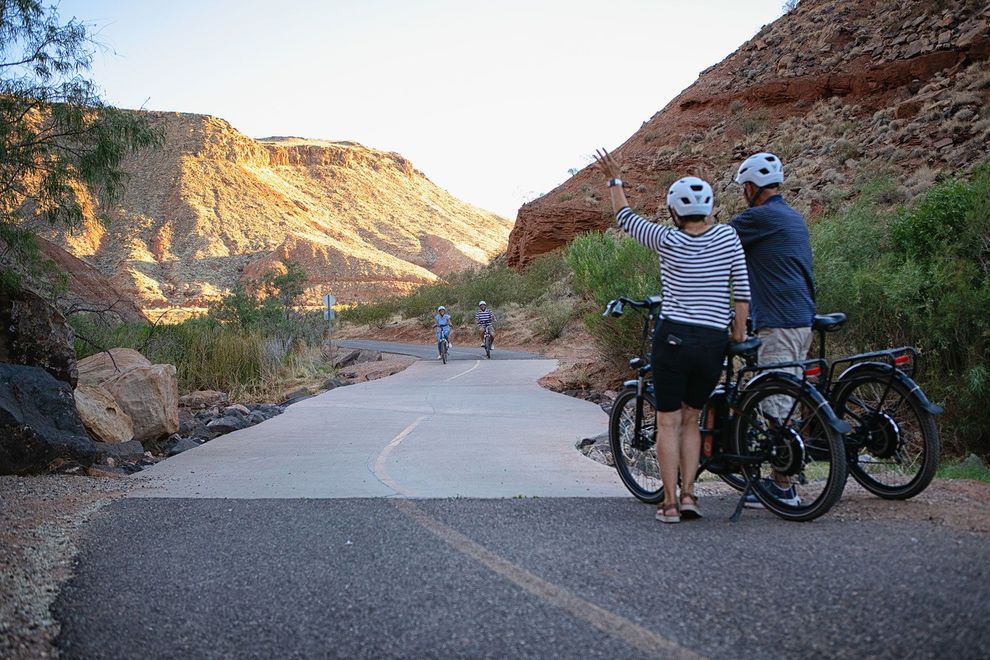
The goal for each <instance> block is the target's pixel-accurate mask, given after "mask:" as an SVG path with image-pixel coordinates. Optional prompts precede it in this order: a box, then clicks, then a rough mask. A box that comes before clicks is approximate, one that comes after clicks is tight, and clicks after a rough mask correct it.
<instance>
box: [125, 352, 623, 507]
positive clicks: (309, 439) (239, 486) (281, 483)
mask: <svg viewBox="0 0 990 660" xmlns="http://www.w3.org/2000/svg"><path fill="white" fill-rule="evenodd" d="M555 365H556V362H555V361H552V360H512V361H509V360H502V361H496V360H473V361H458V362H455V363H448V364H446V365H445V364H443V363H441V362H439V361H437V360H432V361H418V362H415V363H414V364H413V365H412V366H411V367H409V368H408V369H406V370H405V371H403V372H402V373H399V374H396V375H395V376H392V377H390V378H385V379H382V380H376V381H372V382H370V383H362V384H359V385H352V386H349V387H342V388H338V389H335V390H332V391H330V392H326V393H324V394H321V395H318V396H315V397H313V398H310V399H306V400H305V401H302V402H300V403H297V404H295V405H292V406H290V407H289V408H288V409H287V410H286V411H285V412H284V413H283V414H281V415H279V416H278V417H275V418H272V419H271V420H269V421H267V422H263V423H262V424H259V425H257V426H252V427H250V428H247V429H244V430H243V431H237V432H234V433H230V434H228V435H225V436H221V437H220V438H217V439H216V440H213V441H211V442H209V443H207V444H205V445H203V446H201V447H199V448H197V449H194V450H192V451H187V452H184V453H182V454H179V455H178V456H176V457H174V458H171V459H169V460H167V461H164V462H163V463H160V464H158V465H157V466H155V467H153V468H151V469H149V470H146V471H144V472H141V473H139V474H138V475H137V478H138V479H140V480H141V481H142V482H143V484H144V487H143V488H141V489H140V490H138V491H137V492H136V494H137V495H139V496H150V497H390V496H394V495H402V496H405V497H515V496H527V497H536V496H538V497H586V496H594V497H603V496H613V497H620V496H623V495H625V490H624V489H623V487H622V485H621V482H620V481H619V479H618V477H617V476H616V474H615V471H614V470H612V469H610V468H608V467H606V466H604V465H601V464H599V463H595V462H594V461H590V460H588V459H586V458H585V457H584V456H582V455H581V454H580V453H578V452H577V451H575V449H574V445H575V443H576V442H577V441H578V440H580V439H581V438H584V437H591V436H595V435H598V434H601V433H604V432H605V431H606V427H607V421H608V420H607V417H606V416H605V414H604V413H603V412H602V410H601V409H600V408H599V407H598V406H596V405H593V404H591V403H588V402H586V401H581V400H578V399H574V398H571V397H568V396H564V395H561V394H555V393H553V392H549V391H547V390H545V389H543V388H541V387H540V386H539V385H537V384H536V381H537V379H538V378H539V377H540V376H542V375H544V374H546V373H548V372H549V371H551V370H552V369H553V368H554V366H555Z"/></svg>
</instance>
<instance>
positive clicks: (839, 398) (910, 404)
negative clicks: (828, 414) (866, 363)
mask: <svg viewBox="0 0 990 660" xmlns="http://www.w3.org/2000/svg"><path fill="white" fill-rule="evenodd" d="M834 401H835V412H836V414H837V415H839V416H840V417H841V418H842V419H844V420H845V421H847V422H848V423H849V424H850V426H852V432H851V433H850V434H849V435H848V436H847V437H848V441H849V442H848V443H847V445H846V447H847V449H846V451H847V452H848V453H849V454H850V456H849V457H848V458H849V472H850V473H851V474H852V476H853V478H854V479H855V480H856V481H858V482H859V483H860V484H861V485H862V486H863V488H865V489H866V490H868V491H870V492H871V493H873V494H874V495H877V496H879V497H882V498H885V499H891V500H906V499H908V498H909V497H914V496H915V495H917V494H918V493H920V492H921V491H923V490H925V488H927V487H928V484H930V483H931V481H932V478H933V477H934V476H935V471H936V470H937V469H938V458H939V447H940V442H939V437H938V429H937V428H936V426H935V417H934V416H933V415H932V414H931V413H930V412H928V411H927V410H925V409H924V407H923V406H922V405H921V401H920V400H919V399H918V397H917V396H916V395H915V394H914V393H913V390H912V388H911V387H909V386H908V385H907V384H906V383H904V382H902V381H901V380H900V379H899V378H896V377H893V375H892V373H891V372H890V371H888V370H884V369H879V368H878V369H870V368H866V369H861V370H857V372H856V373H854V374H852V375H851V376H850V377H849V378H847V379H845V380H840V381H839V382H838V383H836V386H835V396H834Z"/></svg>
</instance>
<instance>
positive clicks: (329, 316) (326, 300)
mask: <svg viewBox="0 0 990 660" xmlns="http://www.w3.org/2000/svg"><path fill="white" fill-rule="evenodd" d="M335 302H337V299H336V298H334V297H333V296H331V295H330V294H329V293H328V294H327V295H325V296H323V304H324V305H326V309H325V310H323V320H324V321H326V322H327V338H328V339H329V338H330V335H331V334H333V320H334V319H335V318H337V313H336V312H334V311H333V304H334V303H335Z"/></svg>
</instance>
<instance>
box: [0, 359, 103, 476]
mask: <svg viewBox="0 0 990 660" xmlns="http://www.w3.org/2000/svg"><path fill="white" fill-rule="evenodd" d="M96 453H97V452H96V443H95V442H94V441H93V440H91V439H90V437H89V435H88V434H87V433H86V429H85V427H83V423H82V420H80V419H79V414H78V413H77V412H76V405H75V401H74V399H73V398H72V388H71V386H70V385H69V384H68V382H65V381H61V380H57V379H56V378H55V377H54V376H52V375H51V374H50V373H48V372H47V371H46V370H45V369H42V368H41V367H29V366H24V365H18V364H2V363H0V474H31V473H36V472H42V471H44V470H45V469H47V468H48V467H49V465H51V464H52V463H53V462H55V461H56V460H57V459H62V460H69V461H74V462H77V463H79V464H81V465H91V464H92V463H93V461H95V460H96Z"/></svg>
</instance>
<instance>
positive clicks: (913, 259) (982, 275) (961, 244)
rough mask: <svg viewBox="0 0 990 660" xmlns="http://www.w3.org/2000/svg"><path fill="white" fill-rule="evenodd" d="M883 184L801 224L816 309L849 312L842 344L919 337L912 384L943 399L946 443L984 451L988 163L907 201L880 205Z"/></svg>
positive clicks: (954, 448) (989, 277)
mask: <svg viewBox="0 0 990 660" xmlns="http://www.w3.org/2000/svg"><path fill="white" fill-rule="evenodd" d="M886 186H887V184H885V183H884V182H877V183H874V184H872V185H871V186H869V187H868V188H867V189H866V190H865V191H864V194H863V195H862V196H861V197H860V199H859V200H858V201H857V202H856V203H855V204H854V205H853V206H852V207H851V208H849V209H848V210H846V211H844V212H842V213H838V214H836V215H833V216H830V217H825V218H822V219H820V220H818V221H817V222H816V223H815V224H814V226H813V227H812V228H811V238H812V250H813V252H814V256H815V274H816V278H817V280H818V309H819V310H820V311H822V312H830V311H844V312H846V313H847V314H848V315H849V324H848V326H847V328H848V329H847V330H845V331H844V333H843V335H842V340H843V341H845V342H846V343H847V346H846V348H848V349H849V350H857V351H858V350H868V349H871V348H883V347H888V346H897V345H904V344H910V345H914V346H917V347H919V348H920V349H921V350H922V352H923V362H922V365H923V367H924V368H923V371H922V373H921V374H920V380H921V382H922V386H923V387H924V388H925V391H926V392H927V393H928V394H929V396H930V397H931V398H932V399H933V400H935V401H937V402H938V403H940V404H941V405H943V406H945V408H946V413H945V415H944V416H943V417H942V418H941V419H940V420H939V427H940V429H941V432H942V437H943V441H944V443H945V445H946V448H947V449H948V450H949V451H950V452H951V453H956V454H958V453H961V452H962V451H964V450H965V451H974V452H976V453H978V454H980V455H983V456H986V455H988V454H990V431H988V429H987V426H986V424H985V423H984V418H983V416H984V415H985V413H986V410H987V407H988V404H990V330H988V329H987V328H988V327H990V326H988V322H987V319H988V315H990V165H984V166H982V167H979V168H976V169H975V170H974V172H973V173H972V175H971V176H970V177H969V178H949V179H945V180H942V181H940V182H939V183H936V184H935V185H934V186H933V187H932V188H931V190H930V191H929V192H928V193H927V194H926V195H924V196H923V197H922V198H921V199H920V200H918V201H917V202H916V203H915V204H913V205H912V206H910V207H908V208H901V209H896V210H889V209H885V208H884V207H883V205H882V203H880V202H878V201H877V200H879V199H883V197H884V193H885V187H886ZM836 348H837V346H836Z"/></svg>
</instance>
